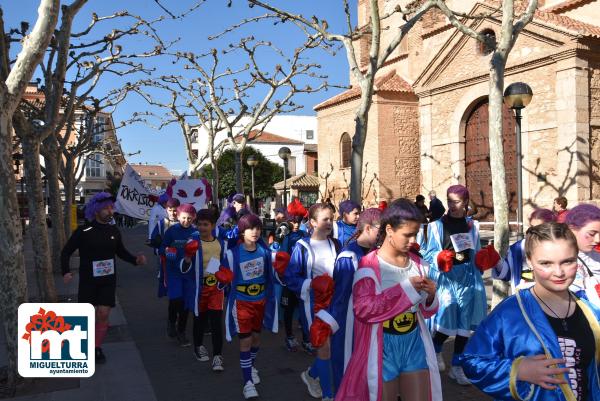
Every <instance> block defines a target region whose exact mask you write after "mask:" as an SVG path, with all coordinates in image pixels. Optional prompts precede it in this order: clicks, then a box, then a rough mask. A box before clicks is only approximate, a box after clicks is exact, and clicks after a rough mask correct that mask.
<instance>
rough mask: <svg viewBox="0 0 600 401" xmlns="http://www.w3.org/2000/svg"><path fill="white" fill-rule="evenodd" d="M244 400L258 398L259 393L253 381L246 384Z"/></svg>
mask: <svg viewBox="0 0 600 401" xmlns="http://www.w3.org/2000/svg"><path fill="white" fill-rule="evenodd" d="M243 393H244V399H246V400H250V399H252V398H258V391H256V387H254V383H252V382H251V381H249V382H246V384H244V390H243Z"/></svg>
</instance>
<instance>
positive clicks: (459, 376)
mask: <svg viewBox="0 0 600 401" xmlns="http://www.w3.org/2000/svg"><path fill="white" fill-rule="evenodd" d="M448 376H450V378H451V379H454V380H456V382H457V383H458V384H460V385H461V386H468V385H469V384H471V382H470V381H469V379H467V376H465V372H463V370H462V368H461V367H460V366H452V367H450V372H448Z"/></svg>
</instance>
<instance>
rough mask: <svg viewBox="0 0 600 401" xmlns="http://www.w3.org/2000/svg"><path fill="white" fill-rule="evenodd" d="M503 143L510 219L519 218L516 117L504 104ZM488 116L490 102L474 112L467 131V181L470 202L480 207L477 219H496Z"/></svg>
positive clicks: (468, 120) (483, 103)
mask: <svg viewBox="0 0 600 401" xmlns="http://www.w3.org/2000/svg"><path fill="white" fill-rule="evenodd" d="M502 118H503V120H504V121H503V144H504V167H505V169H506V181H507V182H506V184H507V185H506V187H507V191H508V201H509V219H510V220H515V219H516V208H517V169H516V142H515V141H516V137H515V118H514V114H513V112H512V110H510V109H509V108H508V107H506V105H503V110H502ZM488 120H489V113H488V102H487V99H486V100H485V101H483V102H482V103H480V104H479V105H478V106H476V107H475V109H474V110H473V111H472V112H471V115H470V116H469V118H468V119H467V124H466V132H465V176H466V177H465V178H466V184H467V188H468V189H469V192H470V194H471V200H472V201H473V202H474V203H475V205H476V206H477V208H478V213H477V216H476V218H477V219H478V220H481V221H493V220H494V206H493V205H494V202H493V199H492V177H491V171H490V145H489V131H488V129H489V127H488Z"/></svg>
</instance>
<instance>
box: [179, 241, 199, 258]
mask: <svg viewBox="0 0 600 401" xmlns="http://www.w3.org/2000/svg"><path fill="white" fill-rule="evenodd" d="M198 248H200V243H199V242H198V241H197V240H195V239H190V240H188V242H186V244H185V245H184V246H183V255H184V256H185V257H186V258H192V257H194V255H195V254H196V252H198Z"/></svg>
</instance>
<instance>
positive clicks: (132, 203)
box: [115, 164, 164, 220]
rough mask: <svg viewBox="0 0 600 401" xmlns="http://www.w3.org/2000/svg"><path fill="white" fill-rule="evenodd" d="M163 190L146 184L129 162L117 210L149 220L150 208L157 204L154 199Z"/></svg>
mask: <svg viewBox="0 0 600 401" xmlns="http://www.w3.org/2000/svg"><path fill="white" fill-rule="evenodd" d="M162 192H164V191H162ZM162 192H157V191H154V190H152V189H150V188H148V187H147V186H145V185H144V181H143V180H142V179H141V177H140V176H139V175H138V174H137V173H136V172H135V170H134V169H133V168H132V167H131V166H130V165H129V164H128V165H127V166H126V167H125V173H124V174H123V179H122V180H121V186H120V187H119V192H118V193H117V201H116V202H115V212H117V213H120V214H124V215H126V216H130V217H135V218H136V219H142V220H148V219H149V218H150V209H152V206H154V204H155V202H154V200H153V199H158V196H159V195H160V194H161V193H162Z"/></svg>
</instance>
